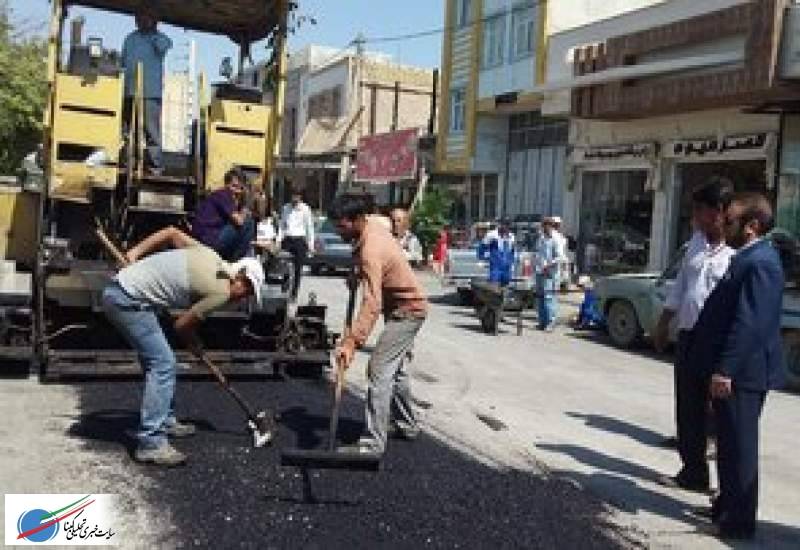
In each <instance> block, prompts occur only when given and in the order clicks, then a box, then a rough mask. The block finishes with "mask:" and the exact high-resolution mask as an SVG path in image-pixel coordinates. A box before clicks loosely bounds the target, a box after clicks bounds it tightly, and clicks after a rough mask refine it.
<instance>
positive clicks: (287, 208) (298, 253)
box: [278, 191, 314, 301]
mask: <svg viewBox="0 0 800 550" xmlns="http://www.w3.org/2000/svg"><path fill="white" fill-rule="evenodd" d="M278 239H279V240H280V242H281V248H282V249H283V250H286V251H287V252H289V253H290V254H291V255H292V259H293V262H294V286H293V287H292V300H294V301H296V300H297V295H298V293H299V291H300V278H301V277H302V275H303V266H304V265H305V263H306V258H307V257H308V255H309V253H313V250H314V216H313V214H312V213H311V208H309V206H308V205H307V204H306V203H304V202H303V194H302V193H301V192H299V191H294V192H292V200H291V202H289V203H288V204H286V205H284V207H283V211H282V212H281V223H280V232H279V235H278Z"/></svg>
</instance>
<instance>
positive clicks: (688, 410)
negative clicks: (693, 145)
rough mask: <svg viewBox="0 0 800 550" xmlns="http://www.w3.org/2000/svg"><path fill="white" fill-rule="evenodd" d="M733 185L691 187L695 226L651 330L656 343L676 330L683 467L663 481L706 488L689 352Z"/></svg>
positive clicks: (702, 418) (724, 264)
mask: <svg viewBox="0 0 800 550" xmlns="http://www.w3.org/2000/svg"><path fill="white" fill-rule="evenodd" d="M732 194H733V185H731V183H730V182H729V181H727V180H725V179H722V178H715V179H713V180H712V181H710V182H709V183H707V184H706V185H703V186H702V187H700V188H698V189H696V190H695V191H694V192H693V193H692V221H693V224H694V226H695V229H696V230H695V232H694V234H693V236H692V238H691V240H690V241H689V242H688V243H687V245H686V252H685V254H684V258H683V261H682V262H681V267H680V270H679V271H678V275H677V277H676V279H675V285H674V286H673V287H672V289H671V291H670V293H669V295H668V296H667V300H666V303H665V304H664V311H663V312H662V314H661V317H660V318H659V321H658V325H657V327H656V330H655V331H654V344H655V346H656V349H658V350H663V349H665V347H666V345H667V340H668V335H669V328H670V325H671V324H672V323H674V324H675V325H676V328H677V331H678V342H677V350H676V355H675V370H674V374H675V376H674V378H675V424H676V426H677V434H678V435H677V444H678V454H679V455H680V458H681V464H682V467H681V469H680V471H679V472H678V473H677V474H676V475H674V476H667V477H663V478H661V479H660V480H659V481H660V482H661V483H662V484H663V485H667V486H673V487H681V488H683V489H689V490H696V491H707V490H708V487H709V473H708V461H707V458H706V451H707V437H708V436H709V435H710V426H709V424H710V422H709V421H708V418H709V413H710V403H709V400H708V379H707V375H706V373H705V372H704V369H703V367H702V365H699V364H698V363H697V362H696V361H693V358H692V357H690V356H689V350H690V348H691V345H692V340H693V331H694V326H695V324H696V323H697V319H698V317H699V316H700V312H701V311H702V309H703V304H705V301H706V299H708V297H709V295H710V294H711V292H712V291H713V290H714V288H715V287H716V286H717V283H719V281H720V280H721V279H722V277H723V276H724V275H725V272H726V271H727V270H728V265H729V263H730V260H731V257H732V256H733V254H734V250H733V249H732V248H731V247H729V246H728V245H727V244H726V243H725V205H726V204H727V203H728V201H730V198H731V196H732Z"/></svg>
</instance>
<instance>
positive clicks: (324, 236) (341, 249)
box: [306, 218, 353, 275]
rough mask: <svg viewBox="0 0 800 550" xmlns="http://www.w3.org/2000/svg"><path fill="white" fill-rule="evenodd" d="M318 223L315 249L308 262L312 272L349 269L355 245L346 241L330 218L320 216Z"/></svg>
mask: <svg viewBox="0 0 800 550" xmlns="http://www.w3.org/2000/svg"><path fill="white" fill-rule="evenodd" d="M316 225H317V227H316V229H315V235H314V251H313V254H311V255H310V256H309V258H308V261H307V262H306V263H307V264H308V266H309V268H310V269H311V272H312V273H314V274H315V275H319V274H321V273H323V272H326V271H329V272H336V271H346V270H349V269H350V268H351V267H352V266H353V247H352V246H351V245H350V244H349V243H346V242H344V240H343V239H342V238H341V237H340V236H339V233H337V232H336V228H335V227H334V226H333V223H332V222H331V221H330V220H328V219H326V218H319V219H318V220H317V224H316Z"/></svg>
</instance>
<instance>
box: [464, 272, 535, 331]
mask: <svg viewBox="0 0 800 550" xmlns="http://www.w3.org/2000/svg"><path fill="white" fill-rule="evenodd" d="M471 286H472V294H473V296H474V303H475V312H476V313H477V315H478V319H480V322H481V328H482V329H483V331H484V332H485V333H486V334H494V335H495V336H496V335H497V333H498V331H499V329H500V323H501V322H502V320H503V317H504V316H505V314H506V313H516V314H517V335H521V334H522V312H523V310H524V309H525V308H526V307H527V306H529V304H531V303H532V301H533V300H532V298H533V291H532V290H531V289H529V288H520V287H517V286H515V285H513V284H512V285H511V286H505V287H502V286H500V285H498V284H496V283H490V282H488V281H484V280H473V281H472V283H471Z"/></svg>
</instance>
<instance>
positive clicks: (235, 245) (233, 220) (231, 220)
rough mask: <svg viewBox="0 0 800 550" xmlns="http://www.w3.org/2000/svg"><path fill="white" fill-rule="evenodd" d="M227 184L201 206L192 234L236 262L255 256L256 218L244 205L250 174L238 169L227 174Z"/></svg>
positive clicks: (223, 257) (230, 260) (221, 254)
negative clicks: (253, 250) (247, 174)
mask: <svg viewBox="0 0 800 550" xmlns="http://www.w3.org/2000/svg"><path fill="white" fill-rule="evenodd" d="M224 183H225V186H224V187H223V188H222V189H218V190H216V191H213V192H211V193H210V194H209V195H208V196H207V197H206V198H205V199H204V200H203V201H202V202H201V203H200V204H199V205H198V206H197V212H196V214H195V219H194V222H193V223H192V236H193V237H194V238H195V239H197V240H198V241H200V242H201V243H202V244H204V245H206V246H208V247H209V248H213V249H214V250H215V251H216V252H217V253H218V254H219V255H220V256H221V257H222V259H224V260H226V261H229V262H234V261H236V260H239V259H241V258H244V257H245V256H252V255H253V252H252V249H253V241H254V240H255V237H256V222H255V220H254V218H253V215H252V213H251V212H250V211H249V210H248V209H247V208H245V205H244V195H245V191H246V184H247V177H246V176H245V175H244V172H242V171H241V170H238V169H232V170H229V171H228V172H227V173H226V174H225V179H224Z"/></svg>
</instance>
